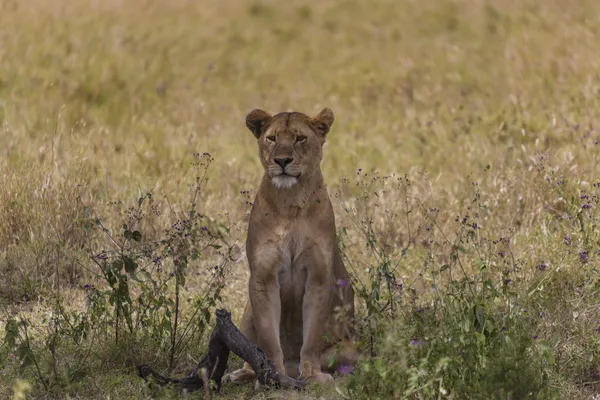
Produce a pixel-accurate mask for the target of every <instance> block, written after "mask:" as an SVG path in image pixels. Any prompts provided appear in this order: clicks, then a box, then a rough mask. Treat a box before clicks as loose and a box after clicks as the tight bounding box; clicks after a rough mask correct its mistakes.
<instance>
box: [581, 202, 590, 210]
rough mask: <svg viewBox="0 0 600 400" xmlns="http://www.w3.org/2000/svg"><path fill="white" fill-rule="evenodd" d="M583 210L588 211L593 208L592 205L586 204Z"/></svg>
mask: <svg viewBox="0 0 600 400" xmlns="http://www.w3.org/2000/svg"><path fill="white" fill-rule="evenodd" d="M581 208H582V209H584V210H587V209H590V208H592V205H591V204H589V203H585V204H584V205H582V206H581Z"/></svg>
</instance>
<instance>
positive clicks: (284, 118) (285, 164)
mask: <svg viewBox="0 0 600 400" xmlns="http://www.w3.org/2000/svg"><path fill="white" fill-rule="evenodd" d="M333 120H334V117H333V111H331V110H330V109H329V108H324V109H323V110H322V111H321V112H320V113H319V115H317V116H316V117H314V118H311V117H309V116H308V115H306V114H302V113H299V112H282V113H279V114H277V115H274V116H271V115H269V114H268V113H267V112H265V111H263V110H258V109H257V110H253V111H251V112H250V113H249V114H248V115H247V116H246V126H247V127H248V129H250V131H251V132H252V133H253V134H254V136H255V137H256V139H257V140H258V149H259V156H260V161H261V163H262V165H263V167H264V169H265V174H266V175H267V176H268V177H269V178H271V182H272V183H273V185H274V186H275V187H276V188H278V189H284V188H291V187H292V186H294V185H296V184H297V183H298V182H301V181H303V180H310V179H311V176H312V175H314V174H315V173H320V163H321V158H322V156H323V151H322V147H323V144H324V143H325V137H326V136H327V133H328V132H329V129H330V128H331V125H332V124H333Z"/></svg>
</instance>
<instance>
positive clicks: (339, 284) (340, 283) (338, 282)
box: [335, 279, 346, 287]
mask: <svg viewBox="0 0 600 400" xmlns="http://www.w3.org/2000/svg"><path fill="white" fill-rule="evenodd" d="M335 284H336V285H337V286H339V287H344V286H346V281H345V280H343V279H338V280H337V281H335Z"/></svg>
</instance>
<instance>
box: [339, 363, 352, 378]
mask: <svg viewBox="0 0 600 400" xmlns="http://www.w3.org/2000/svg"><path fill="white" fill-rule="evenodd" d="M353 370H354V367H353V366H352V365H350V364H340V365H338V366H337V367H336V369H335V372H337V373H338V375H341V376H345V375H350V374H351V373H352V371H353Z"/></svg>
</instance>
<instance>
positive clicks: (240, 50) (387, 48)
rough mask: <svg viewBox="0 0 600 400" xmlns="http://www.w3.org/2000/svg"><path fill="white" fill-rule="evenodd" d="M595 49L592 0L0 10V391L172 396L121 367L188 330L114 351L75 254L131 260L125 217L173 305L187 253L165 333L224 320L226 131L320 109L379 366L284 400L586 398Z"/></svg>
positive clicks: (181, 354) (236, 200)
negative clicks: (24, 386) (179, 322)
mask: <svg viewBox="0 0 600 400" xmlns="http://www.w3.org/2000/svg"><path fill="white" fill-rule="evenodd" d="M598 54H600V2H597V1H594V0H575V1H571V0H550V1H543V2H541V1H536V0H497V1H483V0H439V1H436V2H426V1H414V0H377V1H372V2H367V1H359V0H322V1H315V0H300V1H297V2H293V3H291V2H289V3H285V4H284V3H282V2H277V1H274V0H262V1H249V2H246V1H233V0H224V1H222V0H203V1H201V2H192V1H188V0H170V1H166V0H158V1H147V0H132V1H128V2H124V1H118V0H105V1H93V0H82V1H68V0H53V1H49V0H30V1H27V2H21V1H14V0H0V122H1V123H2V126H1V133H0V144H1V146H0V186H1V189H0V273H1V276H2V279H1V281H0V313H1V314H0V328H1V329H2V330H3V331H4V332H5V333H4V336H5V340H4V343H3V344H2V347H0V356H2V357H0V358H1V359H0V368H2V370H1V372H0V397H1V398H7V397H9V396H11V393H12V389H11V388H12V387H13V385H15V383H16V382H18V380H19V379H23V380H25V381H27V382H29V383H30V385H31V391H30V393H29V394H28V395H27V396H30V397H27V398H47V399H53V398H66V397H67V396H70V398H94V399H109V398H110V399H113V398H119V399H121V398H150V397H151V396H154V397H160V396H165V398H166V397H168V396H170V395H172V394H169V393H166V392H164V391H153V390H154V389H149V388H147V387H145V386H143V385H142V384H141V382H139V381H138V378H136V377H135V375H134V371H133V369H132V365H133V364H134V363H135V362H150V363H153V364H154V365H157V366H159V367H160V368H162V371H167V372H169V373H173V374H177V373H182V371H185V370H186V369H187V368H189V366H190V365H192V364H193V359H194V358H197V357H199V356H200V354H201V352H202V349H201V347H202V344H203V343H205V339H206V335H205V333H206V330H202V329H199V330H197V331H195V332H194V333H193V334H190V336H189V340H187V339H186V341H185V343H184V345H182V346H179V347H178V351H177V354H176V355H175V357H173V358H172V357H170V350H169V349H170V347H169V343H171V342H170V340H171V339H170V337H172V336H173V335H174V337H176V338H178V337H179V336H177V335H178V334H177V332H175V333H174V332H173V325H172V323H173V318H172V314H168V315H167V317H165V316H164V315H166V314H164V315H163V314H161V315H163V317H161V318H163V319H162V320H161V321H164V320H166V321H167V323H165V325H160V324H159V325H160V326H163V327H164V329H163V330H156V326H157V325H152V324H150V323H149V324H150V325H148V326H149V328H148V329H147V330H148V331H150V327H152V329H154V330H152V332H153V333H152V335H150V336H148V337H146V336H144V335H142V334H141V333H140V332H137V334H136V333H135V332H129V334H128V335H125V336H123V337H121V342H120V343H116V344H115V342H116V341H115V337H114V330H112V328H114V325H115V321H117V322H116V323H117V325H118V321H119V316H118V315H117V316H115V312H116V311H115V308H114V307H112V305H114V304H113V303H110V304H111V305H110V306H109V305H108V304H109V303H107V302H104V303H102V302H101V301H100V300H98V299H100V298H101V297H102V296H104V295H103V294H102V293H104V291H107V292H106V293H109V292H110V290H109V289H107V288H109V287H110V282H109V281H108V280H107V279H106V275H103V274H102V271H103V270H102V266H103V265H104V264H102V262H103V261H104V260H103V259H102V258H100V259H98V258H97V259H96V260H97V261H98V260H100V261H98V262H95V261H90V260H91V257H90V255H92V254H98V253H101V252H102V251H103V250H105V249H109V250H111V251H112V253H110V254H111V257H113V256H115V254H116V255H117V256H118V257H123V251H124V249H125V248H126V249H127V251H133V250H131V248H129V247H127V245H123V243H128V242H127V241H128V240H129V242H131V238H132V237H133V236H132V232H131V230H130V231H129V233H127V232H126V231H127V230H128V229H129V228H130V227H131V223H133V224H134V225H135V226H136V227H137V228H136V229H139V230H138V231H139V232H142V233H143V240H142V242H143V243H158V242H160V241H161V240H163V239H164V238H168V240H172V241H168V240H167V241H168V243H176V246H175V245H173V247H169V248H168V251H167V250H165V252H166V253H168V257H166V258H167V259H170V260H171V261H170V262H169V260H166V261H165V264H164V265H163V269H162V270H161V269H160V268H158V269H154V270H152V271H150V270H149V271H150V272H151V273H152V274H153V275H152V277H153V278H152V279H155V281H156V282H166V283H165V285H164V286H163V287H162V289H161V290H162V291H163V292H164V293H165V294H166V296H167V298H172V297H173V293H174V290H175V289H174V286H175V285H174V279H169V271H171V270H170V269H169V268H173V266H174V265H179V264H177V262H178V261H176V260H179V259H180V258H178V257H179V256H181V255H182V254H183V256H185V260H186V270H185V272H184V273H183V272H182V277H183V276H184V277H185V283H184V284H183V283H182V282H180V283H178V285H179V284H180V286H181V290H182V292H181V298H182V305H181V313H182V315H183V316H182V319H183V320H185V321H195V320H196V319H197V315H194V314H193V313H192V311H193V310H195V309H202V310H206V311H208V312H212V310H213V309H214V306H215V304H212V303H210V302H208V303H207V302H206V301H207V300H206V299H207V298H208V299H213V300H214V301H213V303H216V305H217V306H219V307H225V308H227V309H229V310H231V311H232V313H233V316H234V320H235V321H239V318H240V316H241V311H242V308H243V305H244V302H245V298H246V297H245V296H246V290H245V282H246V279H247V276H248V275H247V267H246V264H245V261H244V259H243V256H242V255H243V242H244V237H245V224H246V221H247V218H246V217H247V212H248V209H249V205H248V201H251V198H252V195H253V194H254V193H255V189H256V187H257V183H258V182H259V179H260V176H261V173H262V171H261V166H260V163H259V162H258V159H257V149H256V144H255V140H254V138H253V136H252V135H251V134H250V133H249V132H248V131H247V130H246V128H245V126H244V123H243V120H244V116H245V114H246V113H247V112H248V111H250V110H251V109H253V108H256V107H260V108H263V109H265V110H269V111H271V112H278V111H283V110H298V111H303V112H306V113H309V114H310V113H314V114H316V113H317V112H318V111H319V110H320V109H321V108H323V107H330V108H332V109H333V110H334V112H335V113H336V122H335V124H334V126H333V129H332V132H331V133H330V135H329V137H328V143H327V144H326V147H325V156H324V160H323V163H322V169H323V172H324V175H325V178H326V181H327V182H328V186H329V190H330V194H331V196H332V200H333V202H334V207H335V210H336V217H337V225H338V228H339V230H340V237H341V239H340V240H341V245H342V246H343V249H344V253H345V258H346V264H347V265H348V266H349V267H351V268H352V271H353V273H354V275H355V278H356V285H357V286H356V287H357V290H358V291H359V294H358V296H357V297H358V298H357V307H358V309H359V315H360V320H361V321H362V322H361V328H360V329H359V332H360V335H361V336H360V339H361V342H362V343H363V345H364V348H365V349H367V348H371V350H374V353H375V354H376V357H374V358H369V357H367V354H365V361H364V363H363V364H361V366H359V367H357V369H356V375H355V376H354V377H351V378H345V379H341V380H339V381H338V383H337V389H338V390H334V388H333V387H331V388H312V389H310V390H309V391H308V392H307V393H306V394H302V395H300V396H306V397H310V398H319V397H322V398H370V399H374V398H382V399H386V398H434V397H435V398H438V396H439V397H440V398H456V399H458V398H486V399H487V398H504V399H518V398H562V399H597V398H600V397H599V396H600V326H599V325H600V277H599V274H598V269H597V266H598V264H599V260H600V231H599V225H598V224H599V223H600V214H599V212H598V207H599V206H600V160H599V158H600V132H599V131H598V125H599V124H600V115H599V113H598V110H600V58H599V57H598ZM205 152H207V153H210V155H211V157H209V156H206V155H205V156H202V154H203V153H205ZM209 159H212V161H210V167H208V169H207V167H206V164H207V163H208V160H209ZM372 169H375V170H376V171H377V173H376V172H373V171H372ZM205 173H206V175H204V174H205ZM197 177H200V179H199V180H197V179H196V178H197ZM148 191H152V201H151V203H150V199H148V198H146V199H145V200H144V202H142V203H143V207H142V206H138V205H139V204H140V203H138V199H140V198H143V197H144V195H145V194H146V193H147V192H148ZM246 191H248V192H249V193H246ZM191 199H195V200H194V201H192V200H191ZM146 205H147V208H144V207H146ZM130 207H132V208H130ZM138 207H140V208H138ZM140 209H141V210H142V211H140V212H138V210H140ZM190 209H193V210H195V211H196V212H197V213H198V214H197V216H198V217H197V219H196V220H194V221H195V222H194V223H195V224H196V223H197V224H198V225H197V226H196V225H194V226H190V227H188V228H185V229H189V233H190V235H192V236H191V237H193V238H197V241H196V242H193V243H191V244H190V243H189V241H187V242H186V241H184V240H183V239H181V238H180V237H179V236H176V235H175V236H174V233H173V232H174V231H173V229H175V228H174V227H173V224H176V223H177V221H178V220H181V219H184V218H186V217H185V216H186V215H188V216H189V214H186V212H187V211H189V210H190ZM200 214H201V216H200ZM138 217H139V218H138ZM190 219H192V218H190ZM131 221H133V222H131ZM123 223H128V224H130V226H129V227H128V228H125V229H123V228H122V225H123ZM200 226H202V227H206V228H205V229H204V230H202V229H201V228H199V227H200ZM196 228H199V229H200V230H198V229H196ZM175 230H177V229H175ZM205 231H207V232H208V233H207V234H206V236H201V232H205ZM186 232H188V231H186ZM128 235H129V236H128ZM184 242H185V243H187V245H186V246H188V247H185V246H184V244H182V243H184ZM198 243H201V244H202V246H204V247H202V246H200V245H199V244H198ZM205 245H206V246H205ZM157 246H158V245H157ZM165 246H170V244H168V245H165ZM177 246H179V247H177ZM189 246H192V248H196V247H202V249H203V250H202V251H201V252H200V253H201V254H200V256H199V257H192V255H196V256H198V254H197V253H198V252H196V253H195V252H194V251H192V250H189ZM194 246H196V247H194ZM156 249H157V247H156V246H155V247H153V248H152V250H151V251H150V250H148V251H149V252H150V253H151V252H152V251H158V250H156ZM207 249H208V250H207ZM162 250H164V248H163V249H162ZM162 250H161V251H162ZM225 250H226V251H225ZM166 253H165V254H166ZM128 254H129V253H128ZM136 254H137V255H136V257H138V256H139V258H140V260H141V259H142V258H144V257H146V256H147V255H146V254H145V253H144V254H141V253H139V254H138V253H136ZM183 256H181V257H183ZM188 256H189V257H188ZM132 257H133V256H132ZM169 257H170V258H169ZM188 259H189V260H188ZM188 261H189V262H188ZM155 264H156V263H155ZM141 265H142V262H141V261H140V268H142V267H141ZM149 265H152V264H151V263H149ZM215 265H219V266H220V267H219V268H218V270H219V272H218V273H215V272H214V271H215V270H214V266H215ZM161 274H162V275H161ZM175 275H176V276H177V277H178V279H179V272H177V273H176V274H175ZM124 276H126V275H124ZM165 276H166V278H165ZM149 279H150V278H149ZM153 282H154V281H153ZM215 282H218V284H215ZM361 282H362V283H361ZM138 283H139V282H138ZM363 283H364V286H363ZM130 284H131V290H132V293H133V294H132V298H133V297H134V295H135V296H138V295H139V293H146V292H144V290H149V289H148V288H147V287H146V288H145V289H144V284H143V283H139V287H138V286H135V285H136V284H137V283H136V282H133V281H130ZM221 286H222V290H217V289H220V288H221ZM92 287H93V290H92V289H90V288H92ZM117 289H118V288H117ZM117 289H115V290H117ZM113 292H114V291H113ZM113 292H110V293H113ZM215 292H218V293H215ZM153 293H155V292H153ZM92 294H93V295H98V296H99V297H94V296H93V295H92ZM107 296H108V295H107ZM102 298H104V297H102ZM165 301H166V300H165ZM203 301H204V303H202V302H203ZM90 304H91V305H92V306H93V307H91V306H90ZM136 304H137V303H136ZM94 307H96V308H94ZM102 307H103V308H102ZM131 307H132V309H133V307H134V306H133V305H132V306H131ZM161 307H162V306H161ZM165 307H167V308H169V307H171V308H169V310H171V311H172V310H173V306H172V305H168V306H165ZM158 308H160V307H158ZM90 309H91V311H90ZM161 310H162V309H161ZM163 311H164V310H163ZM161 312H162V311H161ZM157 313H158V311H157ZM57 315H58V317H57ZM157 315H158V314H157ZM84 316H85V318H84ZM82 318H83V319H85V321H87V322H86V323H85V324H82V325H81V326H84V325H85V329H86V334H85V335H83V334H81V335H80V334H78V333H75V332H74V330H73V329H71V328H73V326H80V325H77V324H78V323H80V322H81V321H82V320H83V319H82ZM165 318H166V319H165ZM59 320H60V321H59ZM77 321H78V322H77ZM76 322H77V324H76ZM205 322H208V323H207V326H209V325H210V322H209V321H205ZM15 324H16V325H15ZM169 324H171V325H169ZM69 326H71V328H66V327H69ZM15 327H16V328H15ZM11 329H12V330H11ZM15 329H16V331H15ZM161 329H162V328H161ZM11 332H12V333H11ZM15 332H16V333H15ZM181 334H182V333H181V330H180V331H179V335H181ZM140 335H141V336H140ZM192 339H193V340H192ZM366 353H369V352H368V351H366ZM81 360H84V362H81ZM237 362H239V361H234V363H237ZM75 365H77V368H75V367H74V366H75ZM20 366H22V367H23V368H19V367H20ZM21 383H23V382H22V381H21ZM195 396H197V397H195V398H201V397H202V394H199V395H195ZM252 396H255V394H254V393H253V391H252V390H251V388H242V389H234V388H229V387H226V388H224V394H222V395H221V397H222V398H231V397H238V398H250V397H252ZM265 396H267V395H266V394H264V393H263V394H256V397H257V398H265ZM283 396H286V395H283Z"/></svg>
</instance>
